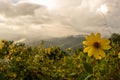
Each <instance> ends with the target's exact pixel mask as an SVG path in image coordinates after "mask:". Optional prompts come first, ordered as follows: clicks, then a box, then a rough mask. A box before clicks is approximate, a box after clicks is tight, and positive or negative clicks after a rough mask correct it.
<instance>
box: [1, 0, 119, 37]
mask: <svg viewBox="0 0 120 80" xmlns="http://www.w3.org/2000/svg"><path fill="white" fill-rule="evenodd" d="M55 1H56V2H57V3H59V4H58V5H60V7H59V8H58V9H55V10H48V9H47V8H46V7H44V6H43V5H38V4H35V3H31V2H30V0H14V2H13V0H0V26H1V27H2V28H1V30H2V31H1V32H0V33H1V35H0V36H2V34H4V35H5V36H8V37H9V38H10V37H12V36H10V35H14V36H15V37H16V38H17V36H18V35H19V36H21V37H27V38H33V39H34V38H40V37H41V38H50V37H63V36H68V35H78V34H88V33H90V32H101V33H102V34H103V35H105V36H109V35H110V33H113V32H119V30H120V28H119V25H120V23H119V21H120V14H119V13H120V10H119V8H120V4H119V3H120V1H119V0H111V1H106V0H89V1H88V0H76V1H73V0H55ZM102 4H106V5H107V7H108V13H107V14H105V15H103V14H102V13H97V12H96V10H97V9H98V8H99V7H100V6H101V5H102ZM8 31H9V32H8ZM31 35H32V36H31ZM15 37H14V38H15ZM5 38H6V37H5ZM12 38H13V37H12Z"/></svg>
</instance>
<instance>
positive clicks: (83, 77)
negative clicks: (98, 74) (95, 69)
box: [79, 72, 92, 80]
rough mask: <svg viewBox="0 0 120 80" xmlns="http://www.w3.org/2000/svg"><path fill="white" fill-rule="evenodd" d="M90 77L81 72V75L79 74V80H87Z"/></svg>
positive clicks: (90, 75)
mask: <svg viewBox="0 0 120 80" xmlns="http://www.w3.org/2000/svg"><path fill="white" fill-rule="evenodd" d="M90 77H92V74H89V73H86V72H83V73H81V75H80V77H79V80H88V79H89V78H90Z"/></svg>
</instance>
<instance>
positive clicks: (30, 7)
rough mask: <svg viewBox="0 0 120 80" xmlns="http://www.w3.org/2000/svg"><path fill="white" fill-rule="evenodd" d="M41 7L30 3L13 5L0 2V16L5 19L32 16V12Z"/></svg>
mask: <svg viewBox="0 0 120 80" xmlns="http://www.w3.org/2000/svg"><path fill="white" fill-rule="evenodd" d="M40 7H42V6H40V5H36V4H32V3H18V4H13V3H12V2H10V1H7V0H5V1H4V0H2V1H0V14H3V15H4V16H6V17H17V16H25V15H33V14H34V10H35V9H37V8H40Z"/></svg>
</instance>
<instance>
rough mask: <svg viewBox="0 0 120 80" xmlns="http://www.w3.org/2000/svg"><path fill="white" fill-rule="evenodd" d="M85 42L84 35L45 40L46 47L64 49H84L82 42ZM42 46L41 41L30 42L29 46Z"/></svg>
mask: <svg viewBox="0 0 120 80" xmlns="http://www.w3.org/2000/svg"><path fill="white" fill-rule="evenodd" d="M83 40H84V37H83V36H82V35H77V36H68V37H62V38H52V39H47V40H44V45H45V46H46V47H49V46H57V47H61V48H62V49H66V48H72V49H74V48H82V47H83V45H82V41H83ZM39 44H40V40H37V41H34V42H29V45H32V46H37V45H39Z"/></svg>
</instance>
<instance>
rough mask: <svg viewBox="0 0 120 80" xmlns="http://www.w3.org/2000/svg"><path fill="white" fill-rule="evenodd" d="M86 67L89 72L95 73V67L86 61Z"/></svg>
mask: <svg viewBox="0 0 120 80" xmlns="http://www.w3.org/2000/svg"><path fill="white" fill-rule="evenodd" d="M84 68H85V70H86V71H87V72H88V73H90V74H92V73H93V67H92V66H91V65H90V64H89V63H84Z"/></svg>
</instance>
